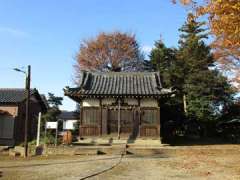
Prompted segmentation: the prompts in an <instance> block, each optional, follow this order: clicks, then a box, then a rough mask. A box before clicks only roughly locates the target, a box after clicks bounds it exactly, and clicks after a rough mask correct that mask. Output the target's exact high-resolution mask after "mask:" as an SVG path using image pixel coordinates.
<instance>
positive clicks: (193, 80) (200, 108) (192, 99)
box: [177, 14, 233, 120]
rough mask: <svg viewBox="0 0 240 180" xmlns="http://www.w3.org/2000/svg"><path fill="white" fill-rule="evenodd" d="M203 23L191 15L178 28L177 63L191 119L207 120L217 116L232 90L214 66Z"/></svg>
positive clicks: (229, 99)
mask: <svg viewBox="0 0 240 180" xmlns="http://www.w3.org/2000/svg"><path fill="white" fill-rule="evenodd" d="M203 25H204V23H201V22H197V21H196V20H195V19H194V18H193V16H192V15H191V14H190V15H189V17H188V21H187V22H186V23H185V24H184V25H183V27H182V28H180V31H181V32H182V34H181V35H180V41H179V45H180V47H179V51H178V54H177V59H178V63H177V64H180V65H181V66H180V68H179V69H181V71H182V73H181V74H182V77H181V78H182V82H183V83H182V85H183V86H182V88H181V90H182V93H183V94H186V96H187V104H188V105H187V111H188V116H189V117H190V118H194V119H197V120H209V119H214V118H216V115H217V114H219V113H218V112H219V111H220V108H221V107H222V106H224V105H225V104H226V103H227V102H228V101H231V98H232V94H233V91H232V90H231V86H230V85H229V83H228V82H227V79H226V78H225V77H223V76H222V75H221V74H220V73H219V72H218V71H217V70H216V68H214V59H213V56H212V54H211V48H210V47H209V46H208V45H206V44H205V42H204V39H206V38H207V34H206V33H205V30H204V29H203V28H202V26H203Z"/></svg>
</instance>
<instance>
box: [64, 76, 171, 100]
mask: <svg viewBox="0 0 240 180" xmlns="http://www.w3.org/2000/svg"><path fill="white" fill-rule="evenodd" d="M64 92H65V95H67V96H69V97H82V98H83V97H96V96H102V97H107V96H113V97H115V96H116V97H125V96H132V97H136V96H140V97H149V96H151V97H160V96H162V95H164V94H169V93H172V91H171V90H170V89H164V88H162V84H161V80H160V75H159V73H158V72H109V73H98V72H97V73H96V72H83V73H82V74H81V79H80V85H79V87H76V88H69V87H67V88H66V89H64Z"/></svg>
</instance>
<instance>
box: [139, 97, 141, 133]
mask: <svg viewBox="0 0 240 180" xmlns="http://www.w3.org/2000/svg"><path fill="white" fill-rule="evenodd" d="M140 105H141V103H140V99H138V136H139V137H140V136H141V106H140Z"/></svg>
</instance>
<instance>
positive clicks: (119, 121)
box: [118, 99, 121, 139]
mask: <svg viewBox="0 0 240 180" xmlns="http://www.w3.org/2000/svg"><path fill="white" fill-rule="evenodd" d="M120 130H121V101H120V99H118V139H120Z"/></svg>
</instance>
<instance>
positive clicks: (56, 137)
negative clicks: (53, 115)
mask: <svg viewBox="0 0 240 180" xmlns="http://www.w3.org/2000/svg"><path fill="white" fill-rule="evenodd" d="M56 123H57V125H56V135H55V147H56V146H57V139H58V121H57V122H56Z"/></svg>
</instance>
